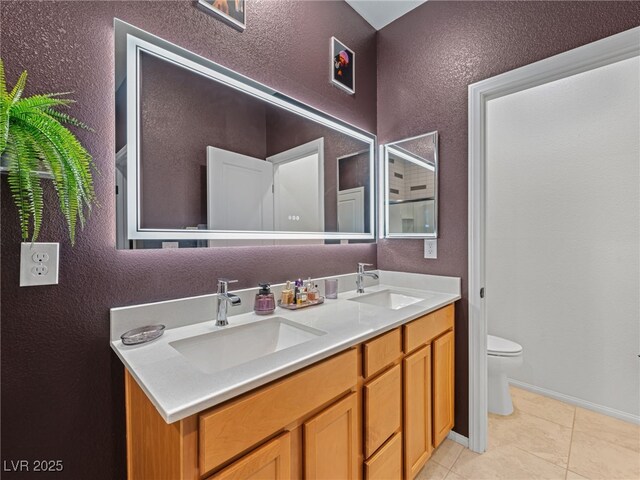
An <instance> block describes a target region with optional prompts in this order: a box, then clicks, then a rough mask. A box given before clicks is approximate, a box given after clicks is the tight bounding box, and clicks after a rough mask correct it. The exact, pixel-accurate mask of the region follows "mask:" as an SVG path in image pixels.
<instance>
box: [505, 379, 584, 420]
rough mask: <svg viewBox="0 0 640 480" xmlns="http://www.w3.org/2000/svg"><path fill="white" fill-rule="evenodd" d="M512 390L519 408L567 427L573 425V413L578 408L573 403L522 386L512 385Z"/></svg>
mask: <svg viewBox="0 0 640 480" xmlns="http://www.w3.org/2000/svg"><path fill="white" fill-rule="evenodd" d="M510 391H511V399H512V400H513V404H514V406H515V407H516V408H517V409H518V410H520V411H522V412H526V413H528V414H530V415H535V416H536V417H540V418H544V419H545V420H550V421H552V422H555V423H559V424H560V425H564V426H565V427H572V426H573V415H574V413H575V410H576V408H575V407H574V406H573V405H569V404H567V403H564V402H561V401H559V400H554V399H553V398H549V397H543V396H542V395H538V394H536V393H532V392H528V391H527V390H523V389H521V388H516V387H510Z"/></svg>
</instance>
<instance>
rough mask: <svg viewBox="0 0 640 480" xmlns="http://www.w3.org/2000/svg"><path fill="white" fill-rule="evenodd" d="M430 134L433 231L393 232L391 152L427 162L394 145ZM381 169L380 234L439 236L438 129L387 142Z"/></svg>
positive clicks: (421, 236)
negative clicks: (431, 148) (432, 150)
mask: <svg viewBox="0 0 640 480" xmlns="http://www.w3.org/2000/svg"><path fill="white" fill-rule="evenodd" d="M429 135H434V136H435V137H434V142H433V143H434V155H433V159H434V161H433V163H434V164H433V169H434V178H435V185H434V195H433V197H434V201H435V208H434V211H433V222H434V227H433V233H393V232H390V231H389V153H394V154H396V155H398V156H401V157H402V158H404V159H405V160H408V161H412V162H414V163H425V162H424V160H423V159H421V158H409V157H410V155H409V154H408V153H407V151H406V150H404V149H403V150H402V151H400V150H398V149H396V148H394V147H396V146H398V145H399V144H402V143H404V142H407V141H410V140H416V139H418V138H422V137H426V136H429ZM380 170H381V171H382V172H383V175H382V182H381V184H382V194H381V195H380V199H381V202H382V205H380V210H381V211H382V212H383V218H382V219H381V221H380V223H381V225H382V228H381V232H380V236H381V237H383V238H438V209H439V208H438V174H439V171H438V170H439V169H438V131H437V130H434V131H432V132H427V133H423V134H421V135H416V136H414V137H409V138H403V139H402V140H398V141H395V142H392V143H386V144H384V145H382V146H381V147H380Z"/></svg>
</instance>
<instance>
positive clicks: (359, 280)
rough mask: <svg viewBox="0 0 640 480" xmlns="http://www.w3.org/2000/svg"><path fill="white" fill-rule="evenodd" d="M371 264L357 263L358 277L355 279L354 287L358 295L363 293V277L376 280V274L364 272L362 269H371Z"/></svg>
mask: <svg viewBox="0 0 640 480" xmlns="http://www.w3.org/2000/svg"><path fill="white" fill-rule="evenodd" d="M372 266H373V265H372V264H371V263H358V276H357V277H356V286H357V287H358V290H357V291H358V293H364V277H371V278H375V279H376V280H377V279H378V274H377V273H373V272H365V271H364V267H372Z"/></svg>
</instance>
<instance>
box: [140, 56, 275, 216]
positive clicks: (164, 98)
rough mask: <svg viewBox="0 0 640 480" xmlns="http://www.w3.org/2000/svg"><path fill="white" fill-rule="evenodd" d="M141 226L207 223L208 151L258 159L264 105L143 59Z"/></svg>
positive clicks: (150, 58)
mask: <svg viewBox="0 0 640 480" xmlns="http://www.w3.org/2000/svg"><path fill="white" fill-rule="evenodd" d="M141 70H142V75H141V77H142V80H141V84H142V88H141V92H142V93H141V101H140V112H141V115H140V116H141V122H140V124H141V128H140V134H141V138H142V141H141V155H140V156H141V165H142V168H141V175H140V176H141V186H142V189H141V191H142V197H141V200H142V227H143V228H184V227H188V226H192V227H195V226H196V225H198V224H206V223H207V183H206V160H207V153H206V149H207V146H209V145H211V146H215V147H218V148H223V149H225V150H231V151H234V152H236V153H241V154H243V155H249V156H252V157H256V158H261V159H264V158H265V154H266V150H265V144H266V128H265V106H264V103H263V102H261V101H259V100H257V99H255V98H254V97H251V96H249V95H244V94H239V93H238V92H237V91H236V90H234V89H232V88H230V87H227V86H224V85H222V84H220V83H218V82H214V81H212V80H210V79H207V78H205V77H203V76H201V75H197V74H195V73H193V72H190V71H188V70H186V69H184V68H180V67H177V66H175V65H173V64H171V63H168V62H166V61H163V60H160V59H158V58H156V57H154V56H151V55H144V54H143V55H142V61H141Z"/></svg>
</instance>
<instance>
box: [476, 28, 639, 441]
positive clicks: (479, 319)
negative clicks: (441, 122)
mask: <svg viewBox="0 0 640 480" xmlns="http://www.w3.org/2000/svg"><path fill="white" fill-rule="evenodd" d="M639 55H640V28H635V29H632V30H629V31H626V32H623V33H620V34H618V35H614V36H611V37H608V38H605V39H603V40H600V41H597V42H594V43H591V44H588V45H585V46H583V47H579V48H577V49H574V50H571V51H569V52H565V53H562V54H560V55H556V56H554V57H550V58H548V59H545V60H542V61H540V62H536V63H534V64H531V65H527V66H525V67H522V68H519V69H516V70H513V71H511V72H507V73H504V74H502V75H498V76H496V77H493V78H490V79H487V80H484V81H482V82H479V83H476V84H473V85H470V86H469V448H470V449H471V450H473V451H475V452H484V451H485V450H486V447H487V345H486V341H487V334H488V328H487V310H486V301H485V299H484V297H485V288H486V286H487V285H486V267H487V266H486V252H487V230H486V228H487V205H488V202H487V185H488V181H487V171H488V161H487V151H488V145H487V126H488V125H487V119H488V104H489V102H491V101H492V100H496V99H500V98H501V97H506V96H508V95H511V94H514V93H516V92H522V91H525V90H528V89H532V88H535V87H538V86H541V85H545V84H549V83H551V82H554V81H556V80H560V79H565V78H568V77H571V76H574V75H577V74H580V73H583V72H587V71H590V70H593V69H597V68H600V67H604V66H608V65H612V64H615V63H617V62H621V61H624V60H627V59H631V58H633V57H637V56H639ZM541 141H544V139H542V140H541ZM595 200H596V198H595V196H594V198H591V199H585V207H586V208H588V205H589V202H590V201H591V202H593V201H595ZM539 238H540V239H541V240H544V238H545V235H544V232H540V233H539ZM594 238H597V226H594ZM486 293H487V295H489V296H490V295H491V292H490V291H489V290H487V291H486ZM636 360H637V359H636Z"/></svg>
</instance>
